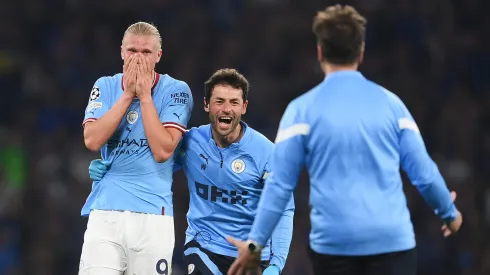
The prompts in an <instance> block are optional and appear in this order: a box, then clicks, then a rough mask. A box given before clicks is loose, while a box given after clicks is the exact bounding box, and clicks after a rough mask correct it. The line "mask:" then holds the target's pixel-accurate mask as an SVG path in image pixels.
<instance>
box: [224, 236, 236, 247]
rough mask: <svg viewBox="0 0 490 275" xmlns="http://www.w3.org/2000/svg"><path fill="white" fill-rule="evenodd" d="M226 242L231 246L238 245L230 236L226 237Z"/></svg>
mask: <svg viewBox="0 0 490 275" xmlns="http://www.w3.org/2000/svg"><path fill="white" fill-rule="evenodd" d="M226 240H227V241H228V242H229V243H231V244H232V245H234V246H236V245H237V243H238V240H236V239H235V238H233V237H231V236H226Z"/></svg>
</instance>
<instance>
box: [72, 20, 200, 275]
mask: <svg viewBox="0 0 490 275" xmlns="http://www.w3.org/2000/svg"><path fill="white" fill-rule="evenodd" d="M161 45H162V44H161V37H160V34H159V32H158V30H157V28H156V27H155V26H153V25H151V24H149V23H145V22H138V23H135V24H133V25H131V26H130V27H129V28H128V29H127V30H126V32H125V34H124V37H123V40H122V46H121V57H122V59H123V60H124V66H123V74H116V75H114V76H110V77H101V78H100V79H98V80H97V81H96V82H95V85H94V87H93V88H92V91H91V93H90V98H89V103H88V106H87V108H86V111H85V119H84V122H83V125H84V139H85V145H86V147H87V148H88V149H89V150H91V151H99V150H100V152H101V155H102V159H103V160H104V163H106V164H110V169H109V170H108V172H107V174H106V175H105V177H103V178H102V179H101V180H100V181H94V183H93V185H92V192H91V193H90V195H89V197H88V199H87V201H86V203H85V205H84V206H83V209H82V216H89V219H88V224H87V230H86V231H85V239H84V244H83V248H82V254H81V260H80V271H79V274H82V275H83V274H87V275H88V274H90V275H94V274H95V275H99V274H100V275H102V274H103V275H112V274H114V275H120V274H170V273H171V271H170V263H171V262H172V254H173V250H174V245H175V234H174V220H173V203H172V191H171V187H172V168H173V163H174V161H173V157H172V156H173V152H174V150H175V148H176V147H177V146H178V144H179V142H180V140H181V138H182V135H183V134H184V133H185V128H186V126H187V123H188V121H189V118H190V114H191V109H192V106H193V100H192V94H191V91H190V89H189V86H188V85H187V84H186V83H185V82H183V81H180V80H176V79H174V78H172V77H170V76H168V75H166V74H165V75H160V74H158V73H156V72H155V70H154V69H155V64H156V63H157V62H159V60H160V57H161V55H162V49H161Z"/></svg>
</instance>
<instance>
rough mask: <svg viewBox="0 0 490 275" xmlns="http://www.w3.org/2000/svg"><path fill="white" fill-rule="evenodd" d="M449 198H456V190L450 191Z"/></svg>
mask: <svg viewBox="0 0 490 275" xmlns="http://www.w3.org/2000/svg"><path fill="white" fill-rule="evenodd" d="M451 199H452V200H453V202H454V201H455V200H456V192H454V191H451Z"/></svg>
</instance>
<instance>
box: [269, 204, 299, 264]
mask: <svg viewBox="0 0 490 275" xmlns="http://www.w3.org/2000/svg"><path fill="white" fill-rule="evenodd" d="M291 200H292V198H291ZM293 219H294V206H293V207H292V208H288V209H287V210H286V211H284V213H283V215H282V217H281V219H280V220H279V223H278V224H277V226H276V228H275V229H274V232H273V233H272V238H271V241H272V243H271V250H272V254H273V256H272V259H271V261H270V264H274V265H277V266H278V267H279V268H280V269H281V270H283V269H284V265H285V264H286V259H287V257H288V254H289V246H290V245H291V240H292V238H293Z"/></svg>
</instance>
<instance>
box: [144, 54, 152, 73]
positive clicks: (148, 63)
mask: <svg viewBox="0 0 490 275" xmlns="http://www.w3.org/2000/svg"><path fill="white" fill-rule="evenodd" d="M145 65H146V68H145V69H146V71H147V72H148V73H149V74H150V73H151V71H152V69H151V63H150V59H149V58H148V57H146V58H145Z"/></svg>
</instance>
